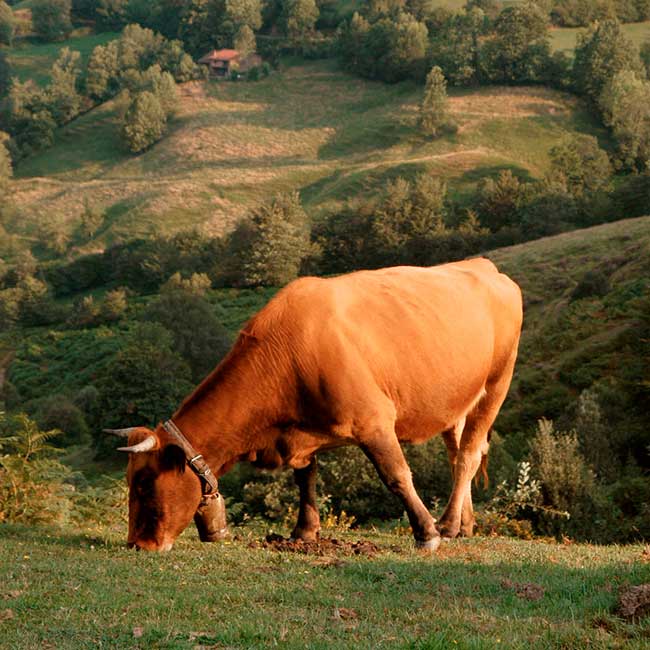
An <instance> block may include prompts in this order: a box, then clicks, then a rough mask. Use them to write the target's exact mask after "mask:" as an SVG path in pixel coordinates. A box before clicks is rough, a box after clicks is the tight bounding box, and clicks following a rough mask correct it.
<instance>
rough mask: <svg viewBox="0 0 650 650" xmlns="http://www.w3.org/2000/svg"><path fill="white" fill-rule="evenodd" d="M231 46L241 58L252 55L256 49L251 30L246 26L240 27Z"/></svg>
mask: <svg viewBox="0 0 650 650" xmlns="http://www.w3.org/2000/svg"><path fill="white" fill-rule="evenodd" d="M233 45H234V47H235V49H236V50H237V51H238V52H240V53H241V54H242V55H243V56H246V55H247V54H253V53H254V52H255V50H256V49H257V43H256V42H255V34H254V33H253V30H252V29H251V28H250V27H249V26H248V25H242V26H241V27H240V28H239V30H238V31H237V34H235V40H234V42H233Z"/></svg>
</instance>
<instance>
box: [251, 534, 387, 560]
mask: <svg viewBox="0 0 650 650" xmlns="http://www.w3.org/2000/svg"><path fill="white" fill-rule="evenodd" d="M250 546H251V547H252V548H268V549H271V550H272V551H278V552H280V553H302V554H304V555H317V556H324V555H346V556H352V555H363V556H366V557H374V556H375V555H377V554H378V553H381V552H383V551H386V550H392V551H395V550H399V549H398V548H397V547H391V548H390V549H382V548H381V547H380V546H377V544H374V543H373V542H368V541H357V542H347V541H343V540H340V539H334V538H333V537H321V538H319V539H317V540H316V541H315V542H304V541H302V540H300V539H291V538H287V537H282V535H275V534H272V535H267V536H266V539H265V540H264V541H263V542H252V543H251V544H250Z"/></svg>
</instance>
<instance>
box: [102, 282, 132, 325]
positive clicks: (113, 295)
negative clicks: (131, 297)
mask: <svg viewBox="0 0 650 650" xmlns="http://www.w3.org/2000/svg"><path fill="white" fill-rule="evenodd" d="M127 306H128V305H127V302H126V291H124V289H113V290H112V291H107V292H106V295H105V296H104V300H103V301H102V304H101V306H100V308H99V318H100V320H101V321H102V322H104V323H110V322H114V321H117V320H120V318H122V316H124V314H125V313H126V308H127Z"/></svg>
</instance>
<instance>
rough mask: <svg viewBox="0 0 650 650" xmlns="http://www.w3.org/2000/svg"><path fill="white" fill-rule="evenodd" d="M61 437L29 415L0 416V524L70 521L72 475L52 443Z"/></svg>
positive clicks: (61, 522) (60, 522) (62, 522)
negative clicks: (42, 428)
mask: <svg viewBox="0 0 650 650" xmlns="http://www.w3.org/2000/svg"><path fill="white" fill-rule="evenodd" d="M57 435H59V432H58V431H56V430H52V431H41V430H39V428H38V426H37V425H36V423H35V422H34V421H33V420H30V419H29V417H27V415H25V414H19V415H16V416H13V417H10V418H9V417H6V416H5V415H4V414H0V523H2V522H6V523H21V524H27V525H35V524H43V523H48V524H51V523H54V524H64V523H66V522H68V521H69V519H70V514H71V506H72V502H71V500H70V495H71V491H72V489H71V486H70V485H66V482H65V481H66V479H67V478H69V476H70V474H71V472H70V470H69V469H68V468H67V467H66V466H65V465H63V464H62V463H60V462H59V461H58V460H56V454H57V451H58V450H57V449H56V448H55V447H52V446H51V445H50V444H49V443H48V441H49V440H51V439H52V438H54V437H55V436H57Z"/></svg>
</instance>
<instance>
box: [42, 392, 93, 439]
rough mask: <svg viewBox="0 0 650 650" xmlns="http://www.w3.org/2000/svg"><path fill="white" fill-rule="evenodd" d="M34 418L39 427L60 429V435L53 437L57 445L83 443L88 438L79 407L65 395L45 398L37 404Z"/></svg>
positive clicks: (88, 433) (88, 434)
mask: <svg viewBox="0 0 650 650" xmlns="http://www.w3.org/2000/svg"><path fill="white" fill-rule="evenodd" d="M36 420H37V422H38V425H39V427H40V428H41V429H45V430H51V429H56V430H58V431H61V435H59V436H57V437H56V439H55V440H56V442H57V445H58V446H61V447H67V446H69V445H78V444H85V443H87V442H89V440H90V432H89V430H88V425H87V424H86V420H85V418H84V415H83V413H82V412H81V409H79V407H78V406H76V405H75V404H74V403H73V402H72V401H71V400H70V399H69V398H68V397H67V396H65V395H50V396H49V397H47V398H45V399H44V400H43V401H42V402H41V403H40V404H39V406H38V411H37V414H36Z"/></svg>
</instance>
